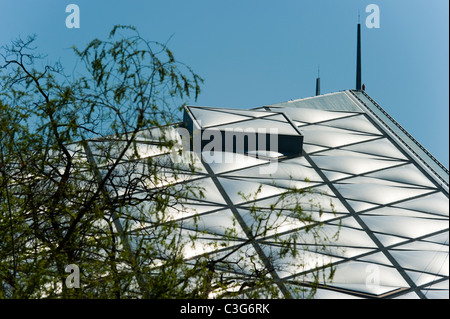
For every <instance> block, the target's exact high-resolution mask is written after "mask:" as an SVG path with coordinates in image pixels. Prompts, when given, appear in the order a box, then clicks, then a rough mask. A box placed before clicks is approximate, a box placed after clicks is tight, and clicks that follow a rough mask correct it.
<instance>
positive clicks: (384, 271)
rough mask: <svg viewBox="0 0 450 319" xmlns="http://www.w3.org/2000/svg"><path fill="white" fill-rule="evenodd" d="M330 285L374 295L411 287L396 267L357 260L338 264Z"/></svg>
mask: <svg viewBox="0 0 450 319" xmlns="http://www.w3.org/2000/svg"><path fill="white" fill-rule="evenodd" d="M330 286H332V287H341V288H345V289H350V290H356V291H359V292H363V293H370V294H374V295H379V294H384V293H387V292H390V291H393V290H396V289H399V288H402V287H407V288H409V285H408V284H407V283H406V281H405V280H404V279H403V277H402V276H401V275H400V274H399V273H398V272H397V270H396V269H395V268H392V267H387V266H382V265H375V264H371V263H365V262H357V261H349V262H346V263H343V264H339V265H337V266H336V273H335V276H334V278H333V281H332V282H331V283H330Z"/></svg>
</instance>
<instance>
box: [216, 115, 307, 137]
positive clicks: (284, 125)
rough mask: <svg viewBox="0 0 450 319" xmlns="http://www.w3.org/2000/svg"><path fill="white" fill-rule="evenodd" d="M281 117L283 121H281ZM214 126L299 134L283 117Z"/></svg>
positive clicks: (220, 128)
mask: <svg viewBox="0 0 450 319" xmlns="http://www.w3.org/2000/svg"><path fill="white" fill-rule="evenodd" d="M281 119H283V120H284V122H281ZM214 128H215V129H218V130H225V129H228V130H237V129H242V130H245V129H254V132H258V129H263V130H265V132H266V134H269V133H272V132H274V133H277V134H282V135H299V134H298V132H297V130H295V129H294V127H293V126H292V125H291V124H290V123H289V122H287V120H286V119H285V118H284V117H280V120H271V119H270V118H267V119H266V118H264V119H252V120H249V121H244V122H238V123H229V124H227V125H223V126H216V127H214ZM250 132H251V131H250Z"/></svg>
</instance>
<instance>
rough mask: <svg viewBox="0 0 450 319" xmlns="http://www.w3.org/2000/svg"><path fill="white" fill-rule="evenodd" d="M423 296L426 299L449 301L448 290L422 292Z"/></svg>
mask: <svg viewBox="0 0 450 319" xmlns="http://www.w3.org/2000/svg"><path fill="white" fill-rule="evenodd" d="M422 292H423V294H424V295H425V297H426V298H428V299H449V291H448V290H433V289H430V290H422Z"/></svg>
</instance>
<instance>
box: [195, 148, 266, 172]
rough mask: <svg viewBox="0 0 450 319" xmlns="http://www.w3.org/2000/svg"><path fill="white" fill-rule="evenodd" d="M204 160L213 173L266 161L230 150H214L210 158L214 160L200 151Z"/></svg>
mask: <svg viewBox="0 0 450 319" xmlns="http://www.w3.org/2000/svg"><path fill="white" fill-rule="evenodd" d="M202 156H203V157H204V159H205V161H206V162H207V163H208V164H209V167H211V169H212V170H213V171H214V172H215V173H223V172H226V171H234V170H238V169H243V168H247V167H250V166H255V165H260V164H264V163H268V160H262V159H258V158H255V157H252V156H246V155H243V154H239V153H230V152H214V156H213V157H212V159H214V161H209V160H208V158H211V157H209V155H208V154H205V152H203V153H202Z"/></svg>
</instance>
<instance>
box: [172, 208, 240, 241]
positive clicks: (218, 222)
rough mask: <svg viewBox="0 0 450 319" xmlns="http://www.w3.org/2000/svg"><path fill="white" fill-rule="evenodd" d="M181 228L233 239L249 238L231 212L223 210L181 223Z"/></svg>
mask: <svg viewBox="0 0 450 319" xmlns="http://www.w3.org/2000/svg"><path fill="white" fill-rule="evenodd" d="M180 226H182V227H186V228H189V229H192V230H197V231H201V232H207V233H212V234H216V235H221V236H232V237H233V238H235V237H238V238H247V236H246V235H245V233H244V231H243V230H242V228H241V227H240V225H239V223H238V222H237V221H236V219H235V218H234V216H233V213H232V212H231V211H230V210H228V209H227V210H222V211H219V212H216V213H211V214H204V215H201V216H198V217H197V218H195V219H193V218H190V219H186V220H183V221H181V222H180Z"/></svg>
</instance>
